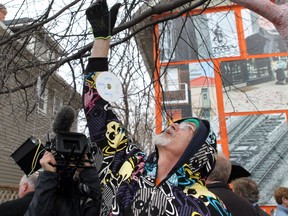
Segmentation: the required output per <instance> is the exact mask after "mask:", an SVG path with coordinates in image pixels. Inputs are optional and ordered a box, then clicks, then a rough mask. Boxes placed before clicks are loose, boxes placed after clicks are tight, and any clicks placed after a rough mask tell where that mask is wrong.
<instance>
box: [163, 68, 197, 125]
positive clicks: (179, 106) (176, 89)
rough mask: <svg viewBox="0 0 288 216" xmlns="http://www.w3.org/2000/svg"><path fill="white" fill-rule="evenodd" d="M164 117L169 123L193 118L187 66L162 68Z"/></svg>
mask: <svg viewBox="0 0 288 216" xmlns="http://www.w3.org/2000/svg"><path fill="white" fill-rule="evenodd" d="M160 77H161V84H162V97H163V104H162V108H163V110H164V117H165V115H166V119H167V120H168V121H169V120H170V121H171V120H172V121H174V120H178V119H180V118H187V117H191V116H192V107H191V95H190V91H189V68H188V65H187V64H181V65H173V66H163V67H161V74H160ZM164 124H165V118H164Z"/></svg>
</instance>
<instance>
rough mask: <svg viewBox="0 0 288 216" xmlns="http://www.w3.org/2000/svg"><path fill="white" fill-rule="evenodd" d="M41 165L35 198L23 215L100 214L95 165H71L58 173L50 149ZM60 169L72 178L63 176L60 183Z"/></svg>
mask: <svg viewBox="0 0 288 216" xmlns="http://www.w3.org/2000/svg"><path fill="white" fill-rule="evenodd" d="M85 159H87V156H86V155H85ZM40 164H41V166H42V169H43V172H41V173H40V175H39V178H38V182H37V185H36V190H35V194H34V197H33V199H32V201H31V203H30V206H29V209H28V210H27V212H26V213H25V216H39V215H41V216H45V215H47V216H48V215H49V216H58V215H59V216H60V215H61V216H66V215H67V216H72V215H73V216H74V215H75V216H78V215H79V216H80V215H81V216H82V215H83V216H84V215H95V216H96V215H99V206H100V204H101V203H100V202H101V192H100V185H99V180H98V173H97V171H96V168H94V167H93V168H92V167H91V164H90V163H88V162H85V164H84V166H87V168H78V169H76V168H73V167H70V168H67V169H65V170H63V171H61V172H57V168H56V165H57V162H56V160H55V157H54V156H53V154H52V153H51V152H49V151H46V152H45V153H44V155H43V157H42V158H41V160H40ZM88 167H90V168H88ZM73 170H75V172H74V173H73ZM63 172H66V174H68V176H69V175H73V177H72V178H71V179H67V177H66V178H64V180H63V179H62V180H61V181H62V182H59V179H60V176H61V175H63ZM84 185H85V186H84ZM59 186H60V187H59Z"/></svg>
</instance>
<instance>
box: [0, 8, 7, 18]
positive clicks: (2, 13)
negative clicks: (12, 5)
mask: <svg viewBox="0 0 288 216" xmlns="http://www.w3.org/2000/svg"><path fill="white" fill-rule="evenodd" d="M6 14H7V10H6V9H4V8H2V9H0V21H4V20H5V16H6Z"/></svg>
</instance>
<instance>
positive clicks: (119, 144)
mask: <svg viewBox="0 0 288 216" xmlns="http://www.w3.org/2000/svg"><path fill="white" fill-rule="evenodd" d="M103 70H106V72H107V70H108V62H107V58H90V59H89V62H88V65H87V68H86V71H85V77H84V87H83V104H84V111H85V115H86V119H87V125H88V128H89V133H90V139H91V141H92V142H93V143H95V144H96V146H97V149H98V151H99V152H98V153H99V154H100V159H99V158H97V160H99V163H100V164H101V168H100V169H99V176H100V179H101V181H102V180H103V179H105V178H106V176H107V175H108V173H113V174H116V173H117V172H118V171H119V169H120V168H121V166H122V163H123V161H125V158H127V155H128V154H129V151H125V150H127V146H128V141H127V136H126V131H125V130H124V128H123V127H122V125H121V124H120V122H119V120H118V118H117V117H116V115H115V114H114V113H113V111H112V109H111V105H110V104H109V103H108V102H107V101H105V100H104V99H102V98H101V96H100V95H99V94H98V91H97V88H96V80H97V76H98V75H99V74H100V73H101V72H104V71H103ZM120 155H121V156H120ZM115 158H117V159H115ZM119 158H121V160H119Z"/></svg>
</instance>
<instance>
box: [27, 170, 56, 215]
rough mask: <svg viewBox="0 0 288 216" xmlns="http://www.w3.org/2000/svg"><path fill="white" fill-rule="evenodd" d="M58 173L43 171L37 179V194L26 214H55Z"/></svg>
mask: <svg viewBox="0 0 288 216" xmlns="http://www.w3.org/2000/svg"><path fill="white" fill-rule="evenodd" d="M57 182H58V174H57V173H53V172H46V171H44V172H42V173H40V176H39V178H38V180H37V184H36V190H35V194H34V196H33V199H32V201H31V203H30V205H29V208H28V210H27V211H26V213H25V214H24V216H39V215H41V216H53V215H54V212H53V211H54V200H55V193H56V189H57Z"/></svg>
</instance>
